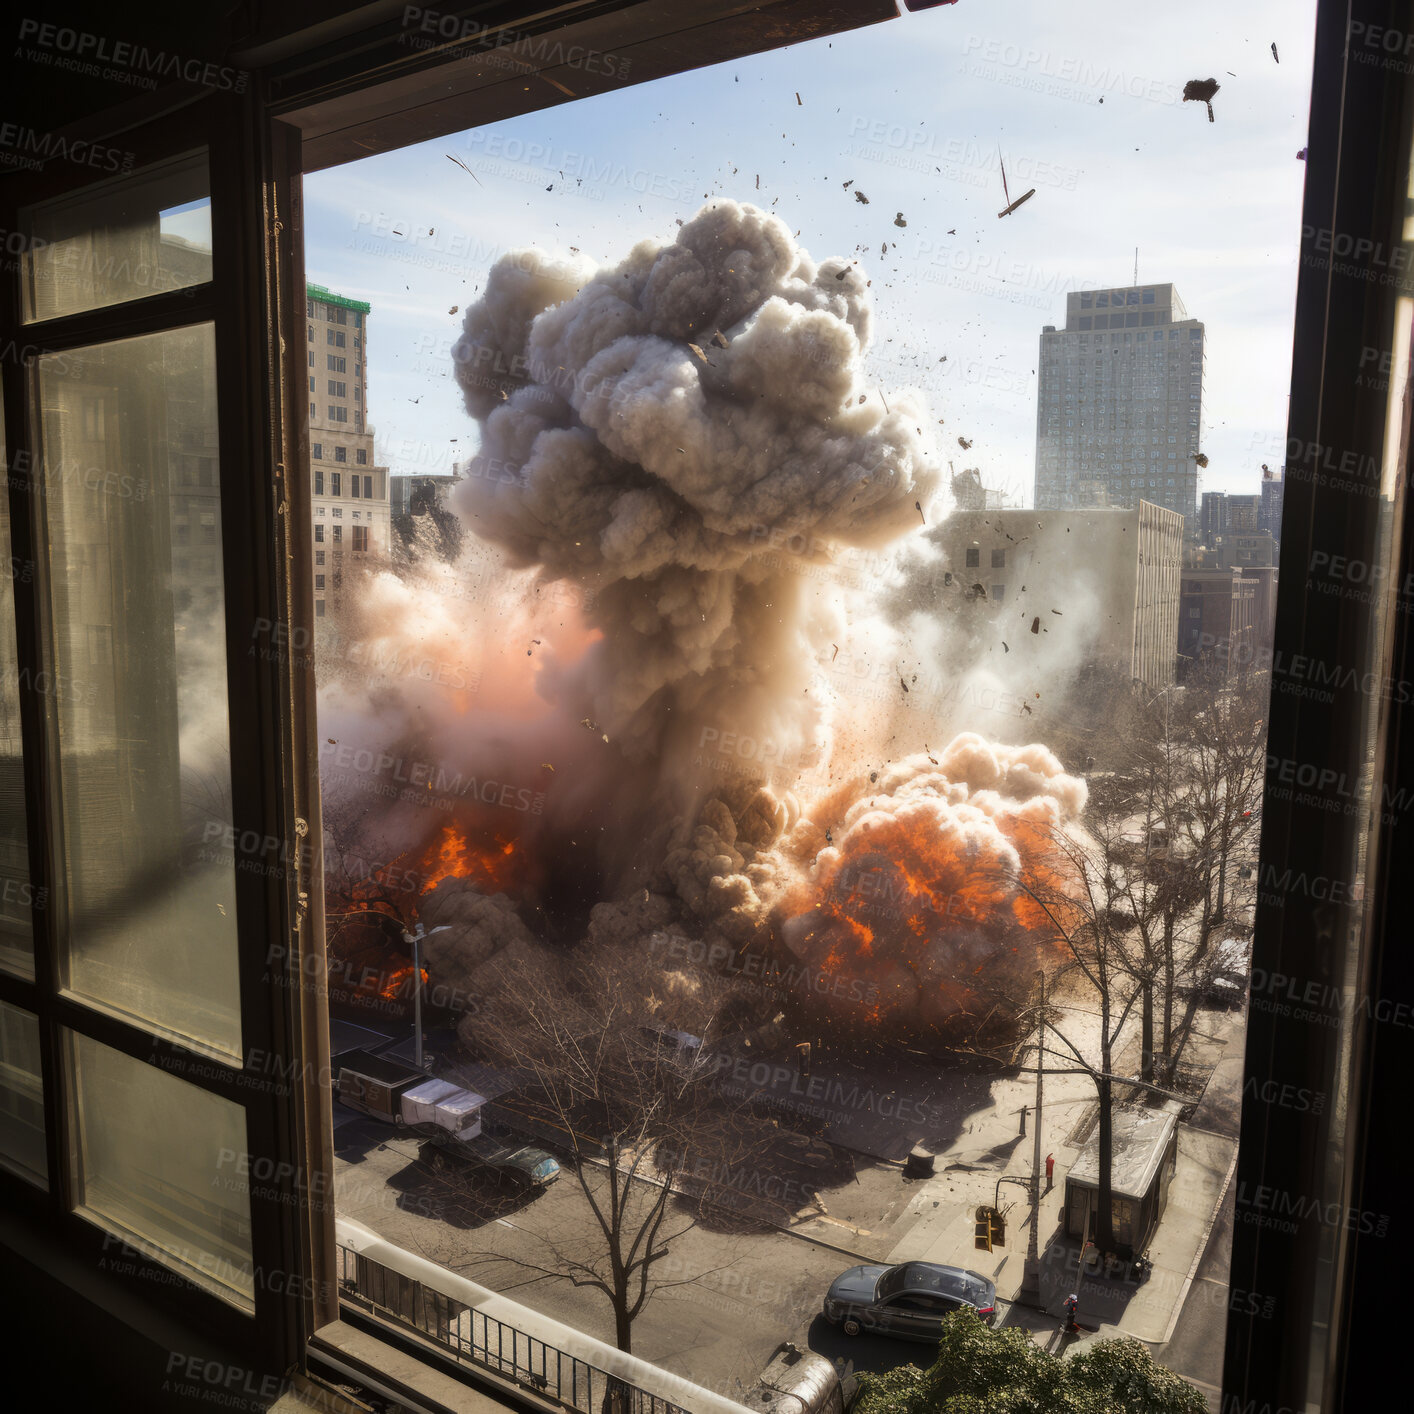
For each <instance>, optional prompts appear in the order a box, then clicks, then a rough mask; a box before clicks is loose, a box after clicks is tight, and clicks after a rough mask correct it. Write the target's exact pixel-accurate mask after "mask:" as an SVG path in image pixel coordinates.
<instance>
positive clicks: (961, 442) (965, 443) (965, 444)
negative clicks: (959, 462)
mask: <svg viewBox="0 0 1414 1414" xmlns="http://www.w3.org/2000/svg"><path fill="white" fill-rule="evenodd" d="M957 445H958V446H959V447H961V448H962V450H963V451H964V452H965V451H967V449H968V448H969V447H971V445H972V443H971V441H970V440H969V439H968V438H966V437H959V438H958V439H957Z"/></svg>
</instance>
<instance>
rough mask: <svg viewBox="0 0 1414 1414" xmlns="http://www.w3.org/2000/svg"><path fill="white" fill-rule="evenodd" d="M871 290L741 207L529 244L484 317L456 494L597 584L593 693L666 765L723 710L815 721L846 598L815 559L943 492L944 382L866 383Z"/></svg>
mask: <svg viewBox="0 0 1414 1414" xmlns="http://www.w3.org/2000/svg"><path fill="white" fill-rule="evenodd" d="M867 284H868V282H867V280H866V278H865V276H864V274H863V272H862V271H861V270H860V268H859V267H858V266H856V265H852V264H850V263H848V262H846V261H843V260H838V259H831V260H826V261H825V262H823V263H822V264H820V265H816V264H815V262H814V261H813V260H811V258H810V257H809V256H808V255H807V254H806V253H805V252H804V251H803V250H801V249H800V248H799V247H798V246H797V245H796V243H795V241H794V240H793V239H792V237H791V235H790V233H789V231H788V230H787V228H786V227H785V225H784V224H783V223H782V222H781V221H780V220H778V219H777V218H776V217H774V216H771V215H768V214H767V213H765V212H763V211H760V210H758V209H757V208H755V207H753V206H749V205H743V204H739V203H737V202H733V201H718V202H715V203H713V204H711V205H710V206H707V207H705V208H703V210H702V211H700V212H699V213H698V214H697V215H696V216H695V217H694V218H693V219H692V220H690V221H688V222H687V223H686V224H685V225H683V227H682V228H681V230H680V231H679V232H678V235H677V238H676V240H674V241H673V242H671V243H669V244H666V245H662V244H659V243H657V242H655V241H642V242H640V243H639V244H638V245H636V246H635V247H634V248H633V250H632V251H631V252H630V253H629V255H628V256H627V257H626V258H625V259H624V260H623V261H622V262H620V263H619V264H618V265H616V266H613V267H611V268H605V269H600V270H597V271H592V270H590V269H589V268H588V267H586V266H583V265H567V264H565V263H564V262H563V261H557V260H555V259H553V258H552V257H550V256H549V255H546V254H544V253H542V252H539V251H533V250H532V251H519V252H516V253H513V254H511V255H508V256H506V257H504V258H503V259H502V260H501V261H500V262H499V263H498V264H497V265H496V266H495V267H494V268H493V269H492V271H491V273H490V276H489V279H488V282H487V287H486V292H485V295H484V296H483V298H482V299H481V300H480V301H479V302H478V303H476V304H474V305H473V306H471V307H470V308H469V309H468V311H467V313H466V315H465V319H464V325H463V335H462V338H461V340H460V341H459V343H458V344H457V346H456V349H455V351H454V356H455V358H456V362H457V377H458V381H459V382H460V384H461V387H462V390H463V394H464V397H465V401H466V407H467V410H468V411H469V412H470V413H471V414H472V415H473V416H474V417H476V418H478V419H479V420H480V421H481V424H482V440H481V449H480V454H479V456H478V458H477V459H476V463H475V465H474V466H473V474H472V475H471V476H469V477H468V478H467V479H466V480H465V481H464V482H463V483H462V485H461V487H460V488H459V500H458V507H459V510H460V512H461V514H462V515H463V516H464V517H465V519H466V521H467V523H468V525H469V526H470V528H471V529H472V530H473V531H474V532H475V533H476V534H477V535H479V536H481V537H483V538H485V539H487V540H489V541H492V542H494V543H495V544H497V545H500V546H501V547H503V548H504V550H505V551H506V552H507V554H508V556H509V557H510V559H511V562H512V563H513V564H516V565H521V566H535V567H537V568H538V569H539V571H540V573H541V575H542V576H543V577H544V578H545V579H547V580H570V581H573V582H575V583H577V584H578V585H580V586H581V587H582V588H583V589H584V591H585V594H586V602H587V604H588V605H589V607H588V610H587V617H588V619H589V621H590V623H591V625H592V626H593V627H595V628H597V629H598V630H599V631H601V632H602V635H603V638H602V642H600V643H598V644H597V645H595V647H594V648H593V649H591V651H590V652H589V653H588V654H587V655H586V657H585V660H584V669H583V675H582V679H581V681H580V682H579V683H578V684H577V688H578V690H579V691H580V692H581V693H582V694H583V696H582V702H583V710H584V711H585V713H586V714H587V715H588V717H589V719H590V720H592V721H593V722H594V723H595V724H596V726H597V727H599V728H602V731H603V733H604V734H605V735H608V736H609V737H610V739H611V741H614V742H616V743H617V744H618V745H619V747H620V749H621V750H622V751H623V753H624V754H625V756H627V757H629V758H630V759H639V760H656V761H658V762H660V763H661V764H662V766H663V768H664V776H665V778H681V777H682V775H683V773H684V771H683V767H684V761H685V759H686V755H687V753H688V752H689V751H690V749H691V744H692V740H693V735H694V730H695V729H696V727H697V726H698V724H700V723H702V722H704V721H712V722H714V723H720V722H721V721H727V722H730V723H732V724H733V725H734V727H735V728H736V729H737V730H741V731H747V730H750V731H753V732H755V733H756V734H757V735H758V736H762V737H770V738H771V739H772V740H773V741H777V742H783V743H788V744H791V745H793V746H796V747H800V746H803V745H804V744H805V743H807V742H808V741H809V740H811V739H812V736H813V733H814V731H815V729H816V727H817V725H818V719H819V713H820V712H821V710H822V709H821V707H820V706H819V705H818V703H817V702H816V701H814V700H812V699H811V698H810V694H809V688H810V686H811V682H812V677H813V672H814V644H815V641H816V640H817V639H818V636H819V635H818V633H817V632H813V631H812V630H818V628H819V627H820V623H821V618H822V615H823V614H824V613H825V612H826V609H825V606H824V605H822V604H818V603H814V602H811V601H810V599H809V598H808V596H807V594H806V592H805V590H804V589H803V580H802V576H801V575H800V574H799V573H798V572H796V571H798V569H799V567H800V564H801V562H802V561H809V560H811V559H818V558H822V557H824V556H826V555H828V554H829V553H830V551H831V550H832V548H833V547H835V546H838V545H849V546H877V545H883V544H886V543H888V542H890V541H892V540H894V539H896V538H897V537H899V536H900V535H901V534H902V533H903V532H904V531H905V530H907V529H909V528H910V527H914V526H917V525H919V524H920V511H919V507H926V505H927V503H928V501H929V498H930V497H931V496H932V494H933V492H934V490H935V487H936V484H937V481H938V471H937V465H936V462H935V454H934V449H933V447H932V444H931V440H930V433H929V431H928V427H929V422H930V419H929V417H928V415H927V412H926V409H925V408H924V407H923V406H922V402H921V399H920V398H919V397H918V396H917V395H915V394H911V393H909V392H906V391H905V392H899V393H883V392H881V391H879V390H875V389H872V388H866V387H865V386H863V385H862V383H861V378H862V376H863V375H862V358H863V355H864V352H865V350H866V349H867V346H868V343H869V337H870V312H869V296H868V289H867Z"/></svg>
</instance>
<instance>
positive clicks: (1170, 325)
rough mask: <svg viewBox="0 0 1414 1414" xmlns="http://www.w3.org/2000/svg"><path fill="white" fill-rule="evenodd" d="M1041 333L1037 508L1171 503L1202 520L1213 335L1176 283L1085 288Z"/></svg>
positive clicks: (1192, 519)
mask: <svg viewBox="0 0 1414 1414" xmlns="http://www.w3.org/2000/svg"><path fill="white" fill-rule="evenodd" d="M1065 313H1066V322H1065V327H1064V328H1063V329H1057V328H1055V326H1054V325H1049V324H1048V325H1047V326H1046V327H1045V329H1044V330H1042V333H1041V350H1040V365H1039V368H1038V370H1037V372H1038V374H1039V390H1038V401H1037V410H1036V498H1035V499H1036V508H1037V510H1080V509H1084V508H1085V507H1086V506H1087V505H1090V506H1093V505H1097V504H1102V503H1104V502H1106V501H1107V502H1108V504H1109V505H1111V506H1118V507H1134V506H1137V505H1138V504H1139V503H1140V501H1147V502H1149V503H1150V504H1152V505H1158V506H1163V507H1165V508H1166V509H1168V510H1172V511H1176V512H1178V514H1179V515H1181V516H1183V517H1184V519H1185V522H1186V524H1187V525H1188V526H1189V527H1190V528H1191V527H1193V526H1195V525H1196V523H1197V514H1198V482H1199V468H1198V464H1197V461H1196V460H1195V458H1196V457H1197V455H1198V454H1199V447H1200V439H1201V436H1202V428H1203V376H1204V369H1205V366H1206V358H1207V343H1206V334H1205V331H1204V327H1203V325H1202V323H1201V322H1199V321H1198V320H1196V319H1190V318H1189V317H1188V311H1187V310H1186V309H1185V308H1184V306H1183V302H1182V300H1180V299H1179V297H1178V292H1177V291H1176V290H1175V289H1174V287H1173V286H1172V285H1171V284H1166V285H1136V286H1134V287H1133V288H1129V289H1111V290H1080V291H1076V292H1074V293H1071V294H1068V295H1067V296H1066V311H1065Z"/></svg>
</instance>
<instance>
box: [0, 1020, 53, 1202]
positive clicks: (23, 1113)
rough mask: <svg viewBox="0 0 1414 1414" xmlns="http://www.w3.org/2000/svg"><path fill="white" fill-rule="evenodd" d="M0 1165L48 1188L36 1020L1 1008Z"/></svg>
mask: <svg viewBox="0 0 1414 1414" xmlns="http://www.w3.org/2000/svg"><path fill="white" fill-rule="evenodd" d="M0 1165H3V1166H4V1167H5V1168H7V1169H10V1170H11V1171H12V1172H13V1173H17V1174H19V1175H20V1176H21V1177H22V1178H27V1179H29V1180H30V1181H31V1182H33V1183H37V1184H39V1186H40V1187H41V1188H48V1187H49V1180H48V1177H47V1174H48V1164H47V1163H46V1161H45V1157H44V1087H43V1082H42V1081H41V1080H40V1065H39V1018H38V1017H37V1016H32V1015H31V1014H30V1013H29V1012H27V1011H22V1010H21V1009H20V1008H19V1007H16V1006H11V1005H10V1004H9V1003H8V1002H0Z"/></svg>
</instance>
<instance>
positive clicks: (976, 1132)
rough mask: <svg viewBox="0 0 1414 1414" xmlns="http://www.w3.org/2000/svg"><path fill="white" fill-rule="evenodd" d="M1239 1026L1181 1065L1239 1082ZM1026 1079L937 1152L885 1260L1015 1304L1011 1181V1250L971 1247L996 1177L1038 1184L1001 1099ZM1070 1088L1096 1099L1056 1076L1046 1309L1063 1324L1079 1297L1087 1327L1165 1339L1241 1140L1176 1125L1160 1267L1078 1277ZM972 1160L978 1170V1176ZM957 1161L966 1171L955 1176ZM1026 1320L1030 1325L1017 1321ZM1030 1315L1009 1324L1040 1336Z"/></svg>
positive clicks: (1044, 1254) (1043, 1214)
mask: <svg viewBox="0 0 1414 1414" xmlns="http://www.w3.org/2000/svg"><path fill="white" fill-rule="evenodd" d="M1240 1025H1241V1019H1240V1017H1230V1018H1229V1017H1222V1018H1212V1020H1211V1029H1210V1030H1209V1031H1208V1032H1207V1033H1206V1034H1202V1035H1198V1034H1195V1036H1194V1038H1193V1040H1192V1041H1191V1042H1190V1046H1189V1053H1188V1055H1187V1056H1186V1057H1185V1059H1189V1060H1194V1061H1198V1060H1202V1061H1206V1062H1209V1063H1218V1062H1222V1063H1223V1070H1224V1072H1225V1079H1228V1082H1229V1083H1231V1081H1230V1074H1232V1073H1235V1074H1237V1075H1238V1076H1239V1078H1240V1061H1241V1055H1240V1052H1239V1053H1238V1054H1237V1055H1236V1062H1237V1063H1238V1068H1237V1070H1236V1071H1235V1072H1234V1071H1233V1070H1232V1066H1231V1065H1230V1064H1228V1063H1227V1062H1230V1061H1231V1060H1232V1059H1233V1058H1232V1057H1231V1056H1229V1055H1228V1054H1227V1053H1228V1051H1229V1050H1230V1045H1229V1042H1230V1040H1231V1039H1232V1037H1233V1036H1234V1035H1235V1034H1236V1033H1237V1028H1238V1027H1239V1026H1240ZM1067 1079H1070V1078H1069V1077H1067ZM1025 1081H1026V1077H1025V1075H1024V1074H1023V1075H1022V1076H1019V1077H1017V1079H1016V1080H1014V1081H1008V1082H1000V1083H999V1084H998V1085H997V1091H998V1092H999V1093H998V1094H997V1096H996V1103H995V1104H994V1107H993V1109H992V1110H991V1111H990V1112H984V1113H982V1114H979V1115H976V1116H974V1117H973V1125H972V1133H971V1134H969V1135H967V1136H964V1137H963V1138H962V1139H961V1140H960V1142H959V1144H958V1146H956V1148H955V1149H954V1150H952V1151H949V1152H948V1153H946V1154H943V1155H940V1156H939V1158H938V1161H937V1164H938V1173H937V1175H936V1176H935V1177H933V1178H932V1179H929V1180H928V1181H927V1182H926V1183H924V1184H923V1185H921V1187H920V1189H919V1191H918V1193H917V1194H916V1195H915V1196H914V1197H913V1199H912V1200H911V1201H910V1203H909V1205H908V1209H907V1211H906V1213H905V1214H904V1215H903V1218H902V1219H901V1220H900V1222H899V1223H897V1224H895V1225H894V1228H893V1232H892V1234H891V1235H892V1236H893V1237H894V1242H893V1245H892V1246H891V1247H890V1248H889V1249H888V1251H887V1252H886V1253H884V1255H883V1256H882V1258H881V1260H883V1261H886V1262H890V1263H893V1262H907V1261H926V1262H938V1263H942V1264H945V1265H948V1266H958V1267H967V1268H970V1269H971V1270H973V1271H976V1272H980V1273H982V1275H984V1276H986V1277H988V1278H990V1279H991V1280H992V1281H994V1282H995V1283H996V1286H997V1297H998V1299H999V1300H1002V1301H1006V1302H1008V1303H1013V1302H1015V1300H1016V1296H1017V1292H1018V1291H1019V1289H1020V1286H1021V1282H1022V1277H1023V1275H1024V1270H1025V1263H1026V1251H1027V1246H1028V1242H1029V1238H1030V1217H1031V1214H1030V1204H1029V1199H1028V1194H1027V1192H1026V1190H1025V1189H1024V1188H1022V1187H1020V1186H1018V1185H1016V1184H1011V1183H1006V1184H1003V1185H1002V1186H1001V1189H1000V1197H1001V1204H1000V1206H1001V1207H1002V1209H1003V1212H1004V1214H1005V1217H1006V1239H1005V1241H1006V1245H1005V1246H1004V1247H1001V1248H998V1249H997V1250H995V1251H993V1252H990V1253H989V1252H986V1251H978V1250H977V1248H976V1246H975V1242H974V1237H975V1228H974V1221H975V1210H976V1208H977V1207H978V1206H980V1205H983V1204H986V1205H990V1204H992V1203H993V1201H994V1194H995V1193H996V1191H997V1188H996V1181H997V1178H998V1176H999V1175H1000V1174H1002V1173H1009V1174H1012V1175H1015V1176H1017V1177H1021V1178H1029V1177H1030V1170H1031V1155H1032V1144H1031V1141H1030V1140H1029V1139H1028V1140H1020V1141H1018V1140H1017V1135H1016V1129H1015V1118H1014V1116H1013V1115H1012V1113H1011V1111H1012V1109H1013V1108H1014V1105H1013V1103H1012V1097H1011V1096H1009V1095H1006V1094H1004V1093H1001V1092H1005V1091H1006V1090H1007V1089H1008V1087H1009V1086H1019V1087H1022V1086H1024V1084H1025ZM1066 1089H1069V1090H1072V1091H1077V1096H1078V1098H1080V1099H1081V1100H1084V1099H1086V1098H1092V1097H1093V1094H1094V1091H1093V1087H1092V1086H1091V1085H1090V1082H1089V1080H1088V1079H1085V1078H1083V1077H1082V1078H1080V1084H1079V1087H1077V1086H1075V1085H1074V1084H1072V1085H1070V1086H1069V1087H1063V1085H1062V1083H1061V1082H1060V1080H1059V1078H1057V1079H1052V1078H1049V1077H1048V1080H1047V1085H1046V1108H1045V1113H1044V1116H1043V1124H1042V1153H1043V1155H1044V1154H1046V1153H1051V1154H1054V1156H1055V1161H1056V1164H1055V1176H1054V1187H1053V1188H1052V1189H1051V1190H1050V1192H1049V1193H1047V1192H1045V1191H1044V1185H1043V1192H1042V1198H1041V1204H1040V1222H1041V1227H1040V1231H1039V1235H1038V1253H1039V1257H1040V1263H1041V1303H1040V1304H1041V1308H1042V1310H1044V1311H1045V1312H1047V1313H1049V1315H1050V1316H1051V1317H1055V1318H1059V1316H1060V1314H1061V1310H1062V1303H1063V1302H1064V1300H1065V1298H1066V1296H1067V1295H1069V1294H1070V1293H1071V1292H1076V1293H1077V1294H1078V1295H1079V1297H1080V1321H1081V1324H1082V1325H1085V1326H1098V1325H1101V1324H1103V1325H1104V1326H1105V1327H1107V1328H1111V1327H1112V1328H1113V1330H1112V1332H1111V1333H1113V1334H1121V1335H1130V1336H1134V1337H1136V1338H1137V1339H1139V1340H1143V1341H1146V1342H1148V1343H1150V1344H1161V1343H1163V1342H1164V1341H1167V1340H1168V1339H1169V1338H1170V1337H1171V1335H1172V1334H1173V1329H1174V1326H1175V1325H1176V1324H1177V1321H1178V1316H1179V1312H1180V1311H1181V1310H1182V1307H1183V1302H1184V1300H1185V1298H1186V1297H1187V1295H1188V1292H1189V1289H1190V1286H1191V1283H1192V1279H1193V1273H1194V1271H1195V1270H1196V1268H1197V1266H1198V1262H1199V1259H1200V1258H1201V1257H1202V1254H1203V1250H1204V1248H1205V1247H1206V1245H1207V1241H1208V1236H1209V1233H1210V1232H1211V1231H1212V1227H1213V1223H1214V1221H1215V1218H1216V1214H1217V1211H1218V1209H1219V1208H1220V1206H1221V1204H1222V1200H1223V1197H1224V1195H1225V1194H1226V1191H1227V1187H1228V1184H1229V1182H1230V1181H1231V1177H1232V1171H1233V1167H1234V1165H1235V1162H1236V1153H1237V1140H1236V1137H1235V1135H1232V1136H1229V1135H1224V1134H1219V1133H1214V1132H1211V1131H1209V1130H1206V1129H1195V1128H1192V1127H1189V1126H1187V1125H1180V1126H1179V1128H1178V1159H1177V1164H1176V1167H1175V1170H1174V1175H1173V1178H1172V1180H1171V1182H1170V1185H1169V1193H1168V1202H1167V1206H1166V1207H1165V1210H1164V1215H1163V1217H1162V1219H1161V1220H1160V1222H1159V1226H1158V1230H1157V1231H1156V1232H1155V1234H1154V1237H1153V1239H1152V1241H1151V1242H1150V1244H1149V1248H1148V1255H1149V1258H1150V1261H1151V1263H1152V1269H1151V1272H1150V1275H1149V1277H1148V1278H1147V1280H1146V1281H1144V1282H1143V1283H1142V1284H1136V1283H1134V1282H1132V1281H1127V1280H1125V1279H1124V1276H1123V1274H1122V1273H1121V1274H1119V1275H1116V1276H1115V1277H1105V1276H1103V1275H1101V1274H1100V1273H1098V1272H1091V1271H1086V1272H1084V1273H1083V1274H1082V1273H1081V1272H1080V1269H1079V1256H1080V1244H1079V1242H1078V1241H1077V1240H1076V1239H1074V1238H1066V1237H1064V1236H1062V1230H1063V1214H1062V1205H1063V1203H1064V1194H1065V1176H1066V1174H1067V1173H1068V1172H1069V1171H1070V1168H1071V1166H1072V1164H1074V1162H1075V1160H1076V1159H1077V1157H1078V1156H1079V1152H1080V1151H1079V1149H1078V1148H1074V1147H1071V1146H1069V1145H1067V1144H1065V1143H1063V1142H1061V1139H1062V1136H1063V1135H1066V1134H1068V1133H1069V1132H1070V1130H1072V1129H1073V1128H1074V1122H1075V1120H1076V1119H1077V1118H1078V1117H1079V1115H1080V1113H1081V1112H1082V1111H1081V1109H1080V1107H1079V1106H1078V1105H1076V1104H1068V1105H1066V1104H1060V1105H1055V1104H1053V1093H1054V1092H1062V1093H1064V1090H1066ZM1087 1092H1088V1094H1087ZM1075 1097H1076V1096H1071V1097H1070V1098H1075ZM1057 1098H1060V1097H1059V1096H1057ZM1214 1098H1216V1096H1215V1097H1214ZM1205 1104H1206V1101H1205ZM1200 1117H1201V1111H1200ZM1008 1129H1009V1130H1010V1136H1011V1138H1010V1140H1006V1141H1000V1142H998V1143H997V1144H995V1145H994V1146H993V1147H992V1148H991V1149H984V1148H979V1147H976V1146H977V1144H978V1141H979V1140H983V1141H985V1140H986V1139H987V1138H990V1137H992V1136H993V1135H998V1136H999V1137H1000V1134H1001V1133H1003V1132H1005V1131H1006V1130H1008ZM1013 1141H1017V1142H1014V1147H1012V1148H1011V1151H1010V1154H1009V1157H1008V1158H1005V1159H1003V1160H1002V1161H1001V1162H996V1161H994V1162H993V1163H991V1164H990V1165H988V1166H986V1167H982V1166H980V1164H981V1162H983V1161H985V1159H986V1157H987V1155H988V1154H992V1155H997V1156H999V1157H1000V1156H1001V1155H1002V1153H1004V1151H1006V1149H1007V1147H1008V1144H1009V1143H1012V1142H1013ZM973 1161H978V1164H979V1166H978V1167H976V1168H975V1169H974V1168H973ZM949 1164H963V1165H966V1167H963V1168H956V1167H955V1168H951V1169H950V1168H949ZM1023 1316H1024V1317H1025V1319H1019V1318H1021V1317H1023ZM1034 1316H1035V1313H1032V1312H1025V1311H1024V1310H1023V1308H1017V1311H1016V1315H1015V1316H1011V1317H1009V1318H1008V1319H1009V1321H1010V1322H1011V1323H1014V1324H1021V1325H1026V1326H1028V1327H1030V1328H1033V1329H1034V1328H1036V1326H1035V1320H1034Z"/></svg>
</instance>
